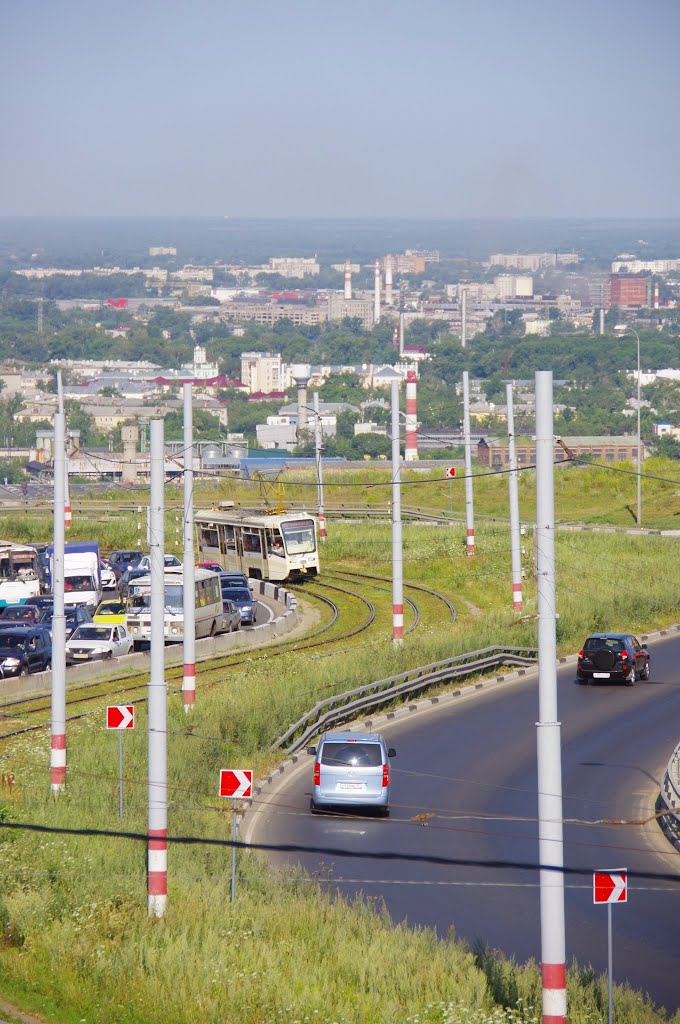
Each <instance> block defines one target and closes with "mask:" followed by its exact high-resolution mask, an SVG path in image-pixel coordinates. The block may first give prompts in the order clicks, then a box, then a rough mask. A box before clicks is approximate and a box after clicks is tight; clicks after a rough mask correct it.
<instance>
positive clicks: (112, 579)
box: [100, 562, 116, 590]
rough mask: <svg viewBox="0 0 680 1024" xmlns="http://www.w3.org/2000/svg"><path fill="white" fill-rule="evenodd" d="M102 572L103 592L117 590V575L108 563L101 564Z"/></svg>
mask: <svg viewBox="0 0 680 1024" xmlns="http://www.w3.org/2000/svg"><path fill="white" fill-rule="evenodd" d="M100 572H101V577H102V590H115V589H116V574H115V572H114V571H113V569H112V568H111V566H110V565H109V564H108V562H101V563H100Z"/></svg>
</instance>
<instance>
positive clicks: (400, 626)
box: [392, 380, 404, 645]
mask: <svg viewBox="0 0 680 1024" xmlns="http://www.w3.org/2000/svg"><path fill="white" fill-rule="evenodd" d="M399 457H400V451H399V381H398V380H393V381H392V643H394V644H397V645H398V644H401V643H403V639H404V553H403V544H402V536H401V465H400V459H399Z"/></svg>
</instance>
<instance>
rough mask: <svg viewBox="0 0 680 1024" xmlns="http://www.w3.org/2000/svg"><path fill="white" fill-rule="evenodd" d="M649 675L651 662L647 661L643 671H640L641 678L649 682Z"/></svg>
mask: <svg viewBox="0 0 680 1024" xmlns="http://www.w3.org/2000/svg"><path fill="white" fill-rule="evenodd" d="M649 675H650V668H649V662H648V661H647V662H645V667H644V668H643V670H642V672H641V673H640V679H644V681H645V682H647V681H648V680H649Z"/></svg>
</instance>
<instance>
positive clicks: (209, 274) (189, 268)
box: [171, 263, 215, 284]
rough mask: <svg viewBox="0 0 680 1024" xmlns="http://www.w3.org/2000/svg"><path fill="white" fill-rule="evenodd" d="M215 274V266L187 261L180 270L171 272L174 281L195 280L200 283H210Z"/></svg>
mask: <svg viewBox="0 0 680 1024" xmlns="http://www.w3.org/2000/svg"><path fill="white" fill-rule="evenodd" d="M214 276H215V272H214V269H213V267H202V266H194V265H192V264H191V263H186V264H185V265H184V266H183V267H181V268H180V269H179V270H175V272H174V273H173V274H171V279H172V280H173V281H195V282H197V283H198V284H210V282H211V281H212V280H213V278H214Z"/></svg>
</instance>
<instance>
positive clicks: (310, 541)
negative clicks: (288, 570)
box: [281, 519, 316, 555]
mask: <svg viewBox="0 0 680 1024" xmlns="http://www.w3.org/2000/svg"><path fill="white" fill-rule="evenodd" d="M281 532H282V533H283V537H284V540H285V542H286V550H287V551H288V554H289V555H302V554H306V553H308V552H310V551H315V550H316V538H315V535H314V520H313V519H296V520H293V521H290V522H287V523H281Z"/></svg>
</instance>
